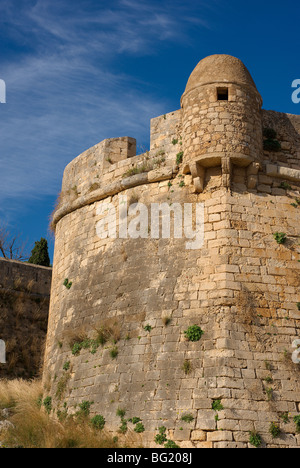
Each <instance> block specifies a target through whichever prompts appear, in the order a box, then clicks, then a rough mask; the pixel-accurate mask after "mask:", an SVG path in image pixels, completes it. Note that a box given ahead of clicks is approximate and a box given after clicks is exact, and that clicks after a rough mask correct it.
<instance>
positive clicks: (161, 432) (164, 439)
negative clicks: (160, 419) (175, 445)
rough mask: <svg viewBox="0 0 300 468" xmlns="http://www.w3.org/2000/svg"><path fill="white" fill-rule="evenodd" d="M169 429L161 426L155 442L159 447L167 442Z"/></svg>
mask: <svg viewBox="0 0 300 468" xmlns="http://www.w3.org/2000/svg"><path fill="white" fill-rule="evenodd" d="M166 431H167V428H166V427H165V426H161V427H159V428H158V432H159V433H158V434H156V436H155V438H154V442H155V443H156V444H159V445H163V443H164V442H167V436H166Z"/></svg>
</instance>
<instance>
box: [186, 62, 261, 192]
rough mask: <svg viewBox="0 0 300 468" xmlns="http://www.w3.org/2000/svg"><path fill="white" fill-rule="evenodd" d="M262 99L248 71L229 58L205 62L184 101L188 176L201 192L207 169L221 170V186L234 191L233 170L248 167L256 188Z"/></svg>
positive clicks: (195, 75) (250, 178)
mask: <svg viewBox="0 0 300 468" xmlns="http://www.w3.org/2000/svg"><path fill="white" fill-rule="evenodd" d="M261 106H262V98H261V96H260V94H259V93H258V91H257V89H256V86H255V83H254V81H253V79H252V77H251V75H250V73H249V71H248V70H247V68H246V67H245V65H244V64H243V63H242V62H241V61H240V60H239V59H237V58H235V57H231V56H229V55H212V56H210V57H206V58H205V59H203V60H201V61H200V62H199V63H198V65H197V66H196V68H195V69H194V71H193V72H192V74H191V76H190V78H189V80H188V82H187V85H186V88H185V91H184V94H183V96H182V98H181V107H182V109H183V115H182V125H183V135H184V137H183V144H184V155H185V156H184V162H185V163H186V168H185V170H186V172H188V171H190V172H191V173H192V176H193V179H194V185H195V190H196V192H202V191H203V188H204V182H205V169H206V168H208V167H216V166H221V167H222V184H223V185H224V186H225V187H229V186H230V175H231V171H232V166H233V165H236V166H240V167H241V166H242V167H248V168H249V169H248V174H247V175H248V186H250V187H251V188H253V186H255V183H256V180H255V179H254V180H253V177H251V176H253V175H254V174H257V172H258V168H259V164H260V162H261V160H262V152H263V151H262V150H263V148H262V122H261Z"/></svg>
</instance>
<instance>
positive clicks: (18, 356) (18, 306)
mask: <svg viewBox="0 0 300 468" xmlns="http://www.w3.org/2000/svg"><path fill="white" fill-rule="evenodd" d="M51 277H52V268H46V267H42V266H37V265H31V264H28V263H22V262H18V261H12V260H6V259H3V258H0V340H2V342H4V344H5V353H4V354H5V359H3V356H2V359H0V378H15V377H22V378H31V377H34V376H36V375H38V374H39V371H40V370H41V369H40V366H41V364H42V357H43V349H44V341H45V338H46V333H47V323H48V311H49V300H50V287H51ZM2 354H3V353H2ZM1 361H2V363H1ZM3 361H5V362H3Z"/></svg>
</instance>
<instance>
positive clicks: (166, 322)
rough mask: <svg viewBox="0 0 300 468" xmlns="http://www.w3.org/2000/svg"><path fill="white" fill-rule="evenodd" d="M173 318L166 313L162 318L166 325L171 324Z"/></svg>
mask: <svg viewBox="0 0 300 468" xmlns="http://www.w3.org/2000/svg"><path fill="white" fill-rule="evenodd" d="M171 320H172V318H171V317H170V316H169V315H166V316H165V317H163V318H162V323H163V324H164V326H165V327H167V326H168V325H169V323H170V322H171Z"/></svg>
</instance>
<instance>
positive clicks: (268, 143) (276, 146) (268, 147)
mask: <svg viewBox="0 0 300 468" xmlns="http://www.w3.org/2000/svg"><path fill="white" fill-rule="evenodd" d="M263 145H264V150H265V151H274V152H277V151H280V150H281V144H280V143H279V141H278V140H271V139H267V140H264V143H263Z"/></svg>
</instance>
